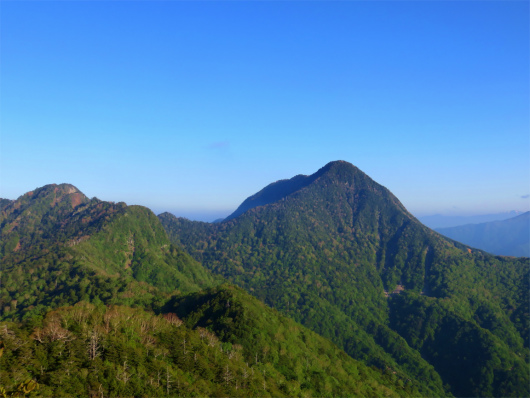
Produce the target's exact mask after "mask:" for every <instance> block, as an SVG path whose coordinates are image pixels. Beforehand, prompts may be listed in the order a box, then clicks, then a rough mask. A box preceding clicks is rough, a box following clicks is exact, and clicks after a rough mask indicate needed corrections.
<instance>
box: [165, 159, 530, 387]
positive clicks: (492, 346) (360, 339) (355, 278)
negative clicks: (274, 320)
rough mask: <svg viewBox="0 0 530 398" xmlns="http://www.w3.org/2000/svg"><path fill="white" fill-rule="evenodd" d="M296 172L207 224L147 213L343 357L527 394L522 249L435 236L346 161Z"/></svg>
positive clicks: (431, 378) (433, 379)
mask: <svg viewBox="0 0 530 398" xmlns="http://www.w3.org/2000/svg"><path fill="white" fill-rule="evenodd" d="M304 178H305V179H306V181H307V180H308V179H309V180H311V182H310V183H309V184H305V185H304V184H302V185H303V186H301V187H300V188H299V189H294V190H292V191H291V192H290V193H289V194H286V195H284V196H281V198H280V199H279V200H278V201H275V202H269V203H267V204H264V205H259V206H256V207H251V208H249V209H248V210H247V211H246V212H244V213H242V214H241V215H239V216H238V217H236V218H233V219H230V218H229V219H227V220H225V221H224V222H222V223H219V224H207V223H198V222H191V221H188V220H185V219H177V218H176V217H174V216H172V215H170V214H167V213H166V214H162V215H160V216H159V218H160V219H161V221H162V223H163V225H164V227H165V228H166V231H167V232H168V234H169V235H170V237H171V239H172V240H173V241H174V242H176V243H179V244H182V245H183V246H184V247H185V248H186V250H188V251H189V252H190V254H191V255H192V256H194V258H196V259H197V260H198V261H201V262H202V263H203V265H204V266H206V267H207V268H209V269H210V270H212V271H213V272H215V273H217V274H220V275H222V276H224V277H226V278H228V279H229V280H231V281H233V282H234V283H236V284H238V285H240V286H242V287H243V288H245V289H246V290H248V291H250V292H251V293H252V294H253V295H255V296H256V297H258V298H260V299H262V300H263V301H265V302H266V303H268V304H270V305H271V306H274V307H275V308H277V309H279V310H281V311H282V312H284V313H285V314H288V315H289V316H291V317H293V318H294V319H296V320H298V321H299V322H301V323H302V324H304V325H306V326H308V327H309V328H311V329H313V330H315V331H316V332H318V333H319V334H321V335H323V336H325V337H328V338H330V339H331V340H332V341H334V342H336V343H337V344H338V345H339V346H341V347H343V348H344V349H345V351H346V352H347V353H348V354H350V355H351V356H352V357H354V358H358V359H361V360H363V361H365V362H366V363H368V364H371V365H374V366H377V367H380V368H385V367H389V368H392V369H394V371H396V372H397V373H401V374H403V375H406V377H407V378H410V379H411V380H413V381H416V382H420V380H421V382H423V384H424V386H428V388H429V389H431V391H435V394H434V395H444V394H446V393H447V392H448V391H450V392H451V393H453V394H455V395H458V396H526V395H529V394H530V391H529V387H528V384H529V378H528V373H529V372H528V370H529V367H528V356H529V350H528V331H529V327H528V324H529V309H528V302H529V300H528V290H529V286H528V277H529V264H528V259H505V258H500V257H495V256H491V255H489V254H487V253H485V252H482V251H480V250H474V249H471V248H469V247H467V246H465V245H462V244H459V243H457V242H454V241H451V240H448V239H446V238H444V237H442V236H441V235H439V234H438V233H436V232H434V231H432V230H430V229H428V228H427V227H425V226H423V225H422V224H421V223H420V222H419V221H417V220H416V219H415V218H414V217H413V216H412V215H411V214H410V213H409V212H408V211H407V210H406V209H405V208H404V206H403V205H402V204H401V203H400V202H399V200H398V199H397V198H396V197H395V196H394V195H392V194H391V193H390V191H388V190H387V189H386V188H384V187H383V186H381V185H379V184H377V183H376V182H374V181H373V180H371V179H370V178H369V177H368V176H367V175H366V174H364V173H362V172H361V171H360V170H359V169H357V168H356V167H354V166H352V165H351V164H349V163H347V162H332V163H330V164H328V165H326V166H325V167H324V168H323V169H321V170H320V171H319V172H317V173H315V174H314V175H312V176H309V177H304ZM288 181H289V180H288ZM269 187H270V186H269ZM266 190H267V188H265V189H264V191H266ZM251 198H252V197H251ZM394 292H395V293H394ZM400 292H401V294H399V293H400ZM426 318H427V319H428V320H429V321H428V322H426ZM407 325H409V326H407ZM410 325H414V326H410ZM465 341H468V342H472V344H467V345H466V347H467V348H468V351H467V352H465V353H463V352H464V351H463V349H462V344H464V342H465ZM440 347H443V350H442V349H441V348H440ZM479 353H480V355H478V354H479ZM474 357H476V358H481V360H480V361H479V360H478V359H477V360H475V359H473V358H474ZM456 369H458V370H457V371H456ZM423 394H425V395H427V394H428V393H427V392H426V391H424V392H423Z"/></svg>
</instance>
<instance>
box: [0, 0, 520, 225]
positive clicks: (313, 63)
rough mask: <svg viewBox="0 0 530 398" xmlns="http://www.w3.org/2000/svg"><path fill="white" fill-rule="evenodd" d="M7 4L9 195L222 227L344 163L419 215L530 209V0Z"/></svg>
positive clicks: (4, 62) (4, 190) (2, 169)
mask: <svg viewBox="0 0 530 398" xmlns="http://www.w3.org/2000/svg"><path fill="white" fill-rule="evenodd" d="M0 7H1V8H0V18H1V20H0V22H1V23H0V26H1V27H0V34H1V41H0V78H1V80H0V90H1V91H0V101H1V102H0V117H1V124H0V197H5V198H9V199H16V198H17V197H18V196H20V195H22V194H24V193H25V192H27V191H30V190H32V189H34V188H36V187H39V186H43V185H46V184H49V183H62V182H68V183H71V184H73V185H75V186H77V187H78V188H79V189H80V190H81V191H83V192H84V193H85V194H86V195H87V196H89V197H93V196H96V197H98V198H100V199H103V200H111V201H124V202H126V203H127V204H141V205H144V206H147V207H149V208H151V209H152V210H153V211H155V213H157V214H158V213H160V212H162V211H170V212H173V213H174V214H176V215H177V216H180V215H182V216H187V217H189V218H195V219H203V220H213V219H214V218H217V217H222V216H226V215H228V214H229V213H231V212H232V211H233V210H234V209H235V208H236V207H237V206H238V205H239V204H240V203H241V202H242V201H243V200H244V199H245V198H246V197H248V196H250V195H252V194H253V193H255V192H257V191H258V190H260V189H261V188H263V187H264V186H265V185H267V184H269V183H271V182H273V181H276V180H279V179H284V178H291V177H293V176H294V175H296V174H312V173H314V172H315V171H317V170H318V169H319V168H320V167H322V166H324V165H325V164H326V163H328V162H329V161H332V160H339V159H341V160H346V161H348V162H351V163H353V164H354V165H356V166H357V167H359V168H360V169H361V170H363V171H364V172H365V173H367V174H368V175H369V176H370V177H372V178H373V179H374V180H376V181H377V182H379V183H380V184H382V185H384V186H386V187H387V188H388V189H390V190H391V191H392V192H393V193H394V194H395V195H396V196H397V197H398V198H399V199H400V200H401V201H402V202H403V204H404V205H405V206H406V207H407V208H408V209H409V210H410V211H411V212H412V213H413V214H415V215H427V214H435V213H441V214H462V215H469V214H482V213H498V212H503V211H509V210H520V211H527V210H529V209H530V198H529V195H530V112H529V109H530V99H529V98H530V81H529V76H530V67H529V60H530V51H529V48H530V45H529V37H530V35H529V33H530V28H529V3H528V2H526V1H512V2H506V1H502V2H501V1H497V2H496V1H485V2H482V1H461V2H459V1H450V2H435V1H433V2H431V1H425V2H420V1H410V2H405V1H404V2H401V1H395V2H393V1H387V2H383V1H381V2H379V1H374V2H369V1H364V2H357V1H352V2H294V1H293V2H276V1H273V2H267V1H262V2H250V1H245V2H237V1H233V2H216V1H213V2H176V1H161V2H122V1H111V2H105V1H97V2H68V1H57V2H15V1H12V2H10V1H3V2H1V4H0Z"/></svg>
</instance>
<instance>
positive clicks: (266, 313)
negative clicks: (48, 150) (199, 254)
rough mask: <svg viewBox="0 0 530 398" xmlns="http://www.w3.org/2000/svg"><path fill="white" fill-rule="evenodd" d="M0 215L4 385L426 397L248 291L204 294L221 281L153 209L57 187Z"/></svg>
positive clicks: (107, 392) (1, 389)
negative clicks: (174, 238)
mask: <svg viewBox="0 0 530 398" xmlns="http://www.w3.org/2000/svg"><path fill="white" fill-rule="evenodd" d="M0 225H1V228H2V235H1V236H2V240H1V242H0V248H1V253H2V257H1V265H2V269H1V274H0V278H1V283H2V290H1V292H0V304H1V306H0V309H1V311H2V316H1V320H2V322H1V323H0V393H2V394H5V395H7V396H12V395H15V394H17V391H18V392H19V393H21V394H22V393H23V392H24V389H26V392H28V391H29V395H30V396H48V397H57V396H83V397H88V396H109V397H122V396H148V397H152V396H234V397H235V396H244V397H247V396H300V397H306V396H328V397H333V396H339V395H340V396H363V397H364V396H374V397H375V396H410V395H418V394H419V392H418V386H417V385H415V384H414V383H411V382H410V381H408V380H407V379H406V378H404V377H402V376H401V375H399V374H394V373H392V371H391V370H390V369H387V370H386V371H380V370H376V369H371V368H369V367H367V366H366V365H364V364H363V363H360V362H357V361H355V360H353V359H351V358H350V357H348V356H347V355H346V354H345V353H344V352H343V351H341V350H340V349H339V348H337V347H336V346H335V345H333V344H332V343H330V342H329V341H326V340H325V339H323V338H321V337H320V336H318V335H316V334H315V333H313V332H310V331H309V330H306V329H305V328H304V327H302V326H300V325H298V324H296V323H295V322H294V321H292V320H289V319H287V318H285V317H282V316H280V315H279V314H278V313H277V312H276V311H274V310H271V309H270V308H268V307H266V306H265V305H264V304H263V303H261V302H259V301H258V300H256V299H254V298H253V297H251V296H249V295H248V294H247V293H245V292H244V291H243V290H241V289H239V288H235V287H233V286H229V285H223V286H221V287H217V288H215V289H214V288H210V289H209V290H206V291H203V292H199V290H201V289H204V288H206V287H209V286H213V285H216V284H218V283H219V282H220V281H219V280H216V279H215V278H214V277H212V276H211V274H210V273H209V272H208V271H206V270H205V269H204V268H202V267H201V265H200V264H199V263H197V261H195V260H193V259H192V258H191V257H190V256H189V255H188V254H186V253H185V252H184V251H183V250H182V249H180V248H179V247H178V246H175V245H173V244H170V243H169V241H168V238H167V235H166V232H165V231H164V229H163V228H162V227H161V224H160V222H159V220H158V219H157V218H156V217H155V216H154V215H153V214H152V213H151V212H150V211H149V210H148V209H145V208H143V207H139V206H126V205H125V204H123V203H118V204H114V203H108V202H102V201H99V200H97V199H88V198H86V197H85V196H84V195H82V194H81V193H80V192H79V191H78V190H77V189H76V188H75V187H73V186H71V185H66V184H63V185H58V186H57V185H50V186H46V187H43V188H41V189H37V190H35V191H34V192H32V193H29V194H26V195H24V196H22V197H21V198H19V199H18V200H16V201H9V203H6V206H4V208H3V209H2V213H1V218H0ZM190 292H195V293H192V294H190ZM186 294H187V295H186ZM175 313H178V314H179V316H180V317H181V318H182V320H181V319H179V317H178V316H177V315H176V314H175ZM30 390H31V391H30Z"/></svg>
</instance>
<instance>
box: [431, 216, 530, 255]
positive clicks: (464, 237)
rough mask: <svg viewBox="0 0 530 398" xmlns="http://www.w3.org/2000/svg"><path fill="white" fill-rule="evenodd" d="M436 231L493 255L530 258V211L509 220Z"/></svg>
mask: <svg viewBox="0 0 530 398" xmlns="http://www.w3.org/2000/svg"><path fill="white" fill-rule="evenodd" d="M436 231H438V232H439V233H441V234H442V235H444V236H447V237H448V238H451V239H454V240H456V241H458V242H462V243H464V244H466V245H469V246H471V247H476V248H478V249H481V250H485V251H487V252H489V253H492V254H496V255H502V256H515V257H530V211H527V212H526V213H523V214H521V215H519V216H517V217H513V218H510V219H508V220H502V221H491V222H487V223H481V224H468V225H461V226H458V227H452V228H437V229H436Z"/></svg>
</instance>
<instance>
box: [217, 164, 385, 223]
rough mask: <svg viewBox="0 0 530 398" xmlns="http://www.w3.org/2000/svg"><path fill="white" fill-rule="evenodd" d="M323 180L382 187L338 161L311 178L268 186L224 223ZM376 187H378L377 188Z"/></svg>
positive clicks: (280, 181)
mask: <svg viewBox="0 0 530 398" xmlns="http://www.w3.org/2000/svg"><path fill="white" fill-rule="evenodd" d="M321 178H327V179H328V180H330V181H335V182H337V181H338V182H341V183H345V184H347V185H357V184H358V183H359V182H362V183H363V184H366V183H367V184H369V185H371V184H375V185H374V188H372V189H373V190H379V187H380V186H379V184H377V183H376V182H375V181H373V180H372V179H371V178H370V177H368V176H367V175H366V174H364V173H363V172H362V171H361V170H359V169H358V168H357V167H355V166H354V165H353V164H351V163H348V162H346V161H344V160H336V161H333V162H330V163H328V164H326V165H325V166H324V167H322V168H321V169H319V170H318V171H317V172H316V173H314V174H311V175H309V176H307V175H302V174H299V175H297V176H295V177H293V178H291V179H288V180H279V181H276V182H273V183H272V184H269V185H267V186H266V187H265V188H263V189H262V190H261V191H259V192H258V193H256V194H254V195H252V196H250V197H249V198H247V199H246V200H245V201H244V202H243V203H242V204H241V205H240V206H239V207H238V208H237V209H236V211H235V212H233V213H232V214H231V215H230V216H228V217H227V218H226V219H225V220H224V221H228V220H231V219H233V218H236V217H238V216H240V215H241V214H243V213H245V212H246V211H248V210H250V209H252V208H254V207H258V206H264V205H267V204H270V203H274V202H277V201H279V200H282V199H284V198H286V197H287V196H289V195H291V194H293V193H295V192H297V191H299V190H301V189H303V188H305V187H307V186H309V185H311V184H312V183H314V182H315V181H317V180H319V179H321ZM375 186H377V188H376V187H375ZM381 188H383V187H381Z"/></svg>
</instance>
